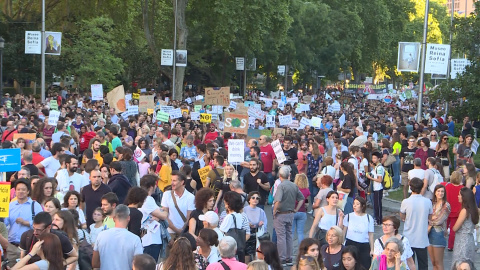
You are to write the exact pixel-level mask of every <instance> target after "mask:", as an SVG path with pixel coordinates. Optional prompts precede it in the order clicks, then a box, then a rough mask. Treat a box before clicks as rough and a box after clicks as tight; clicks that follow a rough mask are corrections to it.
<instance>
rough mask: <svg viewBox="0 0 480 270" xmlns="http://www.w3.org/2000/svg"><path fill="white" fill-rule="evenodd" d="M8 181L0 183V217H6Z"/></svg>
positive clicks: (8, 198) (8, 191)
mask: <svg viewBox="0 0 480 270" xmlns="http://www.w3.org/2000/svg"><path fill="white" fill-rule="evenodd" d="M10 188H11V187H10V183H7V182H3V183H0V218H6V217H8V211H9V210H10V209H9V207H10Z"/></svg>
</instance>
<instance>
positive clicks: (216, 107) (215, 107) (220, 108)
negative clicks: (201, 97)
mask: <svg viewBox="0 0 480 270" xmlns="http://www.w3.org/2000/svg"><path fill="white" fill-rule="evenodd" d="M212 113H216V114H222V113H223V106H222V105H213V106H212Z"/></svg>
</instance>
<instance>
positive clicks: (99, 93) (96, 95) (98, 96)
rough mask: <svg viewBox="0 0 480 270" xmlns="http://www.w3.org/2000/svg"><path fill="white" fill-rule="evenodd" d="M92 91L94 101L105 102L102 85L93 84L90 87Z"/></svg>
mask: <svg viewBox="0 0 480 270" xmlns="http://www.w3.org/2000/svg"><path fill="white" fill-rule="evenodd" d="M90 90H92V100H103V85H102V84H92V85H90Z"/></svg>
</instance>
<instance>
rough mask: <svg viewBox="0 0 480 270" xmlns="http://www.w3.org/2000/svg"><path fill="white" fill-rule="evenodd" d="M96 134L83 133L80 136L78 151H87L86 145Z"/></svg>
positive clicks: (92, 132)
mask: <svg viewBox="0 0 480 270" xmlns="http://www.w3.org/2000/svg"><path fill="white" fill-rule="evenodd" d="M96 135H97V133H95V132H94V131H91V132H85V133H83V134H82V137H81V138H80V151H81V152H83V151H85V150H87V148H88V145H89V144H90V140H91V139H93V138H95V136H96Z"/></svg>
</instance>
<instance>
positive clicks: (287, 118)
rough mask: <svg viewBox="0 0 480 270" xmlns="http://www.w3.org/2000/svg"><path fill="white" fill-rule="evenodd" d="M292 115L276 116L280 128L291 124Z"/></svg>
mask: <svg viewBox="0 0 480 270" xmlns="http://www.w3.org/2000/svg"><path fill="white" fill-rule="evenodd" d="M292 121H293V119H292V115H291V114H289V115H279V116H278V122H279V123H280V126H286V125H288V124H290V123H292Z"/></svg>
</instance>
